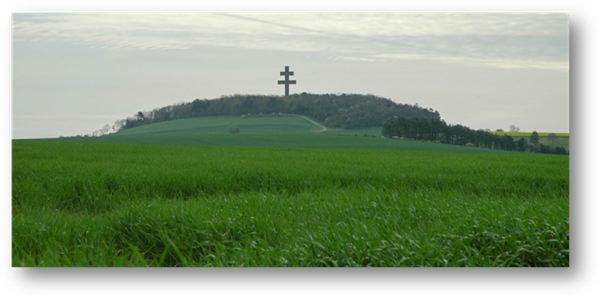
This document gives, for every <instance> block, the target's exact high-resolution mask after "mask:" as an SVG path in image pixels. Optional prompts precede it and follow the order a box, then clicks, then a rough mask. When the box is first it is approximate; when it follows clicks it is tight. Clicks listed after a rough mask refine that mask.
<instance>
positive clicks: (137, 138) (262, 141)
mask: <svg viewBox="0 0 599 297" xmlns="http://www.w3.org/2000/svg"><path fill="white" fill-rule="evenodd" d="M231 129H239V132H238V133H231ZM71 139H72V140H78V141H82V140H83V141H92V142H111V143H145V144H185V145H189V144H194V145H212V146H221V145H224V146H253V147H256V146H258V147H304V148H309V147H313V148H373V149H381V148H389V149H404V150H424V151H468V152H472V151H479V152H486V151H488V150H483V149H478V148H469V147H464V146H455V145H445V144H437V143H430V142H421V141H413V140H397V139H387V138H383V137H382V136H381V134H380V128H377V127H374V128H366V129H358V130H344V129H327V128H326V127H323V126H322V125H320V124H318V123H317V122H314V121H313V120H311V119H309V118H306V117H303V116H298V115H281V116H272V115H269V116H250V117H247V116H220V117H197V118H189V119H181V120H172V121H165V122H159V123H155V124H148V125H142V126H139V127H135V128H131V129H126V130H123V131H120V132H118V133H115V134H111V135H107V136H103V137H93V138H91V137H79V138H71Z"/></svg>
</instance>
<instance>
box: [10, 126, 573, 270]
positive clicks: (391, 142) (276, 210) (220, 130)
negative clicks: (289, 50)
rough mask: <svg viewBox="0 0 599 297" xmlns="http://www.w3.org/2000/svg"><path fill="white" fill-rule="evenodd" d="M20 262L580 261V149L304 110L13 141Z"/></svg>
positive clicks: (565, 263)
mask: <svg viewBox="0 0 599 297" xmlns="http://www.w3.org/2000/svg"><path fill="white" fill-rule="evenodd" d="M12 199H13V200H12V201H13V203H12V207H13V209H12V212H13V218H12V228H13V239H12V244H13V247H12V249H13V250H12V251H13V253H12V261H13V265H14V266H568V265H569V235H568V234H569V223H568V204H569V202H568V201H569V200H568V157H567V156H559V155H540V154H530V153H513V152H501V151H492V150H487V149H477V148H469V147H464V146H455V145H443V144H437V143H430V142H419V141H411V140H401V139H387V138H381V137H380V128H364V129H360V130H344V129H331V128H326V127H323V126H322V125H319V124H318V123H315V122H314V121H312V120H311V119H309V118H306V117H301V116H295V115H281V116H262V117H258V116H255V117H247V116H245V117H242V116H223V117H200V118H191V119H181V120H173V121H163V122H159V123H153V124H148V125H143V126H139V127H135V128H131V129H125V130H122V131H121V132H119V133H116V134H113V135H109V136H104V137H81V138H68V139H54V140H15V141H13V198H12Z"/></svg>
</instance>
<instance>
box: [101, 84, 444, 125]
mask: <svg viewBox="0 0 599 297" xmlns="http://www.w3.org/2000/svg"><path fill="white" fill-rule="evenodd" d="M279 113H282V114H299V115H304V116H308V117H310V118H312V119H314V120H316V121H318V122H320V123H322V124H324V125H325V126H327V127H331V128H344V129H358V128H368V127H382V126H383V123H384V121H385V120H386V119H389V118H392V117H394V116H399V117H416V118H426V119H438V118H440V116H439V113H438V112H437V111H434V110H433V109H430V108H422V107H419V106H417V105H409V104H400V103H396V102H394V101H392V100H390V99H387V98H382V97H377V96H374V95H358V94H308V93H301V94H293V95H290V96H289V97H281V96H264V95H234V96H225V97H221V98H218V99H212V100H207V99H203V100H200V99H195V100H194V101H192V102H186V103H180V104H176V105H169V106H166V107H162V108H157V109H154V110H152V111H147V112H142V111H140V112H138V113H137V114H135V116H133V117H131V118H127V119H123V120H119V121H117V122H116V123H115V124H114V125H113V130H116V131H120V130H125V129H130V128H133V127H137V126H141V125H147V124H151V123H157V122H163V121H168V120H174V119H183V118H193V117H205V116H231V115H237V116H239V115H264V114H271V115H272V114H279Z"/></svg>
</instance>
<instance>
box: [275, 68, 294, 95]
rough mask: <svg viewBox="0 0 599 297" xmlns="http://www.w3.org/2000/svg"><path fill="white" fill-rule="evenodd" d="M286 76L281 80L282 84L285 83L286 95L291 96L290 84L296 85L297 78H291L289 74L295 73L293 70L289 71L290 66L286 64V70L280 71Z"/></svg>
mask: <svg viewBox="0 0 599 297" xmlns="http://www.w3.org/2000/svg"><path fill="white" fill-rule="evenodd" d="M280 73H281V75H284V76H285V80H279V84H280V85H285V97H287V96H289V85H295V80H289V76H290V75H293V71H289V66H285V71H281V72H280Z"/></svg>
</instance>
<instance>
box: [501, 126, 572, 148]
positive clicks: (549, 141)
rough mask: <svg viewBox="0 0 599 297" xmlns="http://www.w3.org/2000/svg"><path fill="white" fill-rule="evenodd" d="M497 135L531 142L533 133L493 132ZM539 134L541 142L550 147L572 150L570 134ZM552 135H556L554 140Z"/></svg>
mask: <svg viewBox="0 0 599 297" xmlns="http://www.w3.org/2000/svg"><path fill="white" fill-rule="evenodd" d="M493 133H494V134H497V135H509V136H512V137H513V138H514V140H519V139H520V138H525V139H526V140H527V141H530V136H531V135H532V132H497V131H495V132H493ZM538 134H539V142H540V143H542V144H544V145H548V146H551V147H556V146H561V147H563V148H565V149H566V150H570V133H552V132H538ZM550 134H554V135H555V138H552V137H551V136H550Z"/></svg>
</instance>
